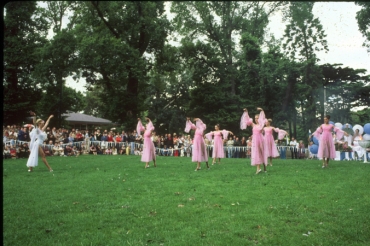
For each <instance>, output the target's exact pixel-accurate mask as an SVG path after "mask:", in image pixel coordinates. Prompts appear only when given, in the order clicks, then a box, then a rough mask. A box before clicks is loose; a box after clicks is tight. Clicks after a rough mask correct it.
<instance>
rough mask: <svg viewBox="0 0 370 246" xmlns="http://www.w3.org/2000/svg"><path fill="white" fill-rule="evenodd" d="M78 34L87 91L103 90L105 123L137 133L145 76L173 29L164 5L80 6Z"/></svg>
mask: <svg viewBox="0 0 370 246" xmlns="http://www.w3.org/2000/svg"><path fill="white" fill-rule="evenodd" d="M78 6H79V7H78V11H75V12H74V20H76V23H78V24H76V25H75V26H74V30H75V32H74V34H75V35H76V39H77V40H78V44H79V45H78V57H79V63H80V64H81V65H80V67H79V69H78V71H76V73H77V74H81V76H82V77H85V78H86V82H87V84H88V87H90V88H91V89H92V90H93V89H94V87H95V86H99V87H101V88H102V89H103V91H104V93H103V94H101V99H102V100H103V101H104V102H105V103H106V104H107V105H108V107H109V108H108V109H107V110H106V111H104V112H103V114H104V115H105V117H106V118H108V119H110V120H113V121H118V123H123V122H127V121H130V125H131V126H132V127H133V126H134V125H135V124H136V118H137V116H138V115H139V112H142V111H144V110H145V109H144V107H143V106H144V101H145V98H146V96H147V95H146V94H145V89H146V87H147V83H146V81H147V73H148V71H149V70H150V69H151V63H152V61H153V59H155V57H156V55H157V54H158V53H160V51H161V49H162V48H163V46H164V43H165V41H166V37H167V34H168V32H169V31H170V30H169V28H170V24H169V22H168V20H167V18H166V17H165V15H164V3H163V2H119V1H115V2H96V1H91V2H78Z"/></svg>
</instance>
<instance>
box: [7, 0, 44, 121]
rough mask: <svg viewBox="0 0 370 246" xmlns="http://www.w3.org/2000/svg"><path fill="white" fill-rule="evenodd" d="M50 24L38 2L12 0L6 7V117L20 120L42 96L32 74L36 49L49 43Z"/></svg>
mask: <svg viewBox="0 0 370 246" xmlns="http://www.w3.org/2000/svg"><path fill="white" fill-rule="evenodd" d="M47 30H48V25H47V23H46V22H45V19H43V18H42V16H41V15H40V11H39V9H38V8H37V6H36V2H19V1H18V2H17V1H15V2H9V3H7V4H6V5H5V7H4V50H3V51H4V77H3V99H4V100H3V104H4V108H3V109H4V111H3V121H4V122H5V123H8V124H11V123H19V122H21V121H22V120H23V119H24V117H25V116H26V115H27V111H29V110H34V108H35V106H36V103H37V101H38V99H39V98H40V96H41V90H40V87H39V86H37V82H36V81H35V80H34V78H33V77H32V73H33V71H34V69H35V64H37V62H38V59H37V56H36V55H35V52H36V50H37V49H38V48H39V47H42V46H43V45H44V44H45V43H46V39H45V38H44V37H46V34H47Z"/></svg>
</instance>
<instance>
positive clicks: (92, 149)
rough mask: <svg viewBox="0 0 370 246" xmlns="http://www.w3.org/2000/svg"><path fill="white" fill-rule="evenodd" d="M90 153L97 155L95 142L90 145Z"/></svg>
mask: <svg viewBox="0 0 370 246" xmlns="http://www.w3.org/2000/svg"><path fill="white" fill-rule="evenodd" d="M90 154H93V155H97V150H96V146H95V144H93V145H91V147H90Z"/></svg>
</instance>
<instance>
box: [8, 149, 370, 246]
mask: <svg viewBox="0 0 370 246" xmlns="http://www.w3.org/2000/svg"><path fill="white" fill-rule="evenodd" d="M48 160H49V163H50V165H51V167H52V168H53V169H54V172H53V173H50V172H48V170H47V168H46V167H45V165H44V164H43V163H42V162H41V161H40V162H39V166H38V167H36V168H35V170H34V172H32V173H28V172H27V167H26V160H25V159H18V160H4V161H3V245H22V246H23V245H256V244H258V245H370V192H369V187H370V164H364V163H362V162H355V161H352V162H344V161H342V162H338V161H331V162H330V164H329V165H330V166H329V168H328V169H322V168H321V162H320V161H318V160H314V161H312V160H280V159H276V160H274V162H273V164H274V165H273V166H272V167H268V172H267V173H263V172H262V173H260V174H258V175H256V174H255V171H256V169H255V168H254V167H251V166H250V160H249V159H222V162H221V165H218V164H216V165H214V166H211V169H210V170H206V168H205V164H202V170H200V171H197V172H194V169H195V164H194V163H191V159H190V158H187V157H158V159H157V165H158V167H157V168H154V167H153V166H152V163H151V167H150V168H148V169H144V165H145V164H144V163H142V162H140V157H138V156H91V155H89V156H80V157H78V158H75V157H49V158H48Z"/></svg>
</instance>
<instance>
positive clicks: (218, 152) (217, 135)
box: [205, 130, 229, 158]
mask: <svg viewBox="0 0 370 246" xmlns="http://www.w3.org/2000/svg"><path fill="white" fill-rule="evenodd" d="M228 134H229V131H226V130H222V131H214V132H210V133H207V134H206V135H205V136H206V137H207V139H208V140H209V141H212V136H213V150H212V158H225V151H224V142H223V140H222V136H223V137H224V139H227V136H228Z"/></svg>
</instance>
